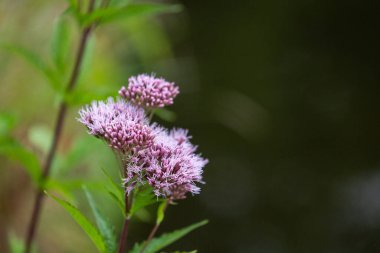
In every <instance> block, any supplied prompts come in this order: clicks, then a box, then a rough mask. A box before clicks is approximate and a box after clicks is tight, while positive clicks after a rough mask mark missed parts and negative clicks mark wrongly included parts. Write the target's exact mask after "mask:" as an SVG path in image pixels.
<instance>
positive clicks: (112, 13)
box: [82, 3, 182, 26]
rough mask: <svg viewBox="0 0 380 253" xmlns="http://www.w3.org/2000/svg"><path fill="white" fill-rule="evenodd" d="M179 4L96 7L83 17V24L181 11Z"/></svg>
mask: <svg viewBox="0 0 380 253" xmlns="http://www.w3.org/2000/svg"><path fill="white" fill-rule="evenodd" d="M181 9H182V6H181V5H168V4H156V3H154V4H153V3H145V4H129V5H127V6H125V7H123V8H120V7H109V8H107V9H98V10H96V11H94V12H92V13H91V14H89V15H87V16H85V17H84V19H83V23H82V25H83V26H88V25H90V24H92V23H94V22H98V21H99V22H100V23H102V24H104V23H109V22H111V21H115V20H119V19H127V18H132V17H140V16H148V15H154V14H160V13H174V12H179V11H181Z"/></svg>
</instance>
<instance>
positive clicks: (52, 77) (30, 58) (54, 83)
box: [0, 43, 60, 91]
mask: <svg viewBox="0 0 380 253" xmlns="http://www.w3.org/2000/svg"><path fill="white" fill-rule="evenodd" d="M0 48H2V49H4V50H6V51H8V52H12V53H14V54H17V55H19V56H21V57H22V58H23V59H24V60H25V61H26V62H28V63H29V64H30V65H32V66H33V67H34V68H35V69H37V70H38V71H39V72H40V73H42V74H43V75H44V77H45V78H46V79H47V80H48V82H49V84H50V86H51V87H52V88H53V89H54V90H56V91H59V90H60V81H59V79H58V77H57V75H56V73H55V72H54V71H53V70H52V69H50V68H49V67H48V66H47V65H46V64H45V62H44V61H43V60H42V59H41V58H40V57H39V56H38V55H37V54H35V53H33V52H31V51H29V50H28V49H26V48H24V47H22V46H19V45H15V44H10V43H1V44H0Z"/></svg>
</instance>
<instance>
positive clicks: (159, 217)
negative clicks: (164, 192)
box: [156, 199, 168, 224]
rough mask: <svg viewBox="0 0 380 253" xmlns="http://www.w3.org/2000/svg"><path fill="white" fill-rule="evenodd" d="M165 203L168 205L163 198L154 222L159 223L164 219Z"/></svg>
mask: <svg viewBox="0 0 380 253" xmlns="http://www.w3.org/2000/svg"><path fill="white" fill-rule="evenodd" d="M167 205H168V200H167V199H165V200H163V201H162V202H161V204H160V205H159V206H158V209H157V219H156V224H161V222H162V221H163V220H164V217H165V209H166V207H167Z"/></svg>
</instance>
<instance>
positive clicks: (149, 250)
mask: <svg viewBox="0 0 380 253" xmlns="http://www.w3.org/2000/svg"><path fill="white" fill-rule="evenodd" d="M207 223H208V220H203V221H200V222H197V223H194V224H192V225H190V226H187V227H185V228H182V229H179V230H176V231H174V232H171V233H166V234H163V235H162V236H160V237H158V238H154V239H153V240H152V241H150V243H149V244H148V245H147V246H146V248H145V250H144V253H155V252H158V251H159V250H161V249H163V248H165V247H166V246H168V245H170V244H172V243H173V242H175V241H177V240H178V239H180V238H182V237H183V236H185V235H187V234H188V233H190V232H191V231H193V230H195V229H197V228H199V227H201V226H204V225H206V224H207ZM143 245H144V244H143V243H142V244H135V245H134V247H133V249H132V250H131V251H130V252H129V253H140V252H141V250H142V248H143Z"/></svg>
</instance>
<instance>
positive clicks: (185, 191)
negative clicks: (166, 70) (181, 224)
mask: <svg viewBox="0 0 380 253" xmlns="http://www.w3.org/2000/svg"><path fill="white" fill-rule="evenodd" d="M136 87H138V91H136V89H135V88H136ZM123 91H126V92H123ZM160 92H162V93H164V96H162V95H161V94H160ZM178 93H179V88H178V86H176V85H175V84H173V83H169V82H167V81H165V80H164V79H163V78H155V77H154V76H148V75H145V74H144V75H139V76H137V77H131V78H130V79H129V85H128V89H126V88H125V87H124V86H123V87H122V89H121V90H120V91H119V94H120V95H121V96H122V97H123V98H125V99H126V100H122V99H120V98H119V99H116V100H115V99H113V98H108V99H107V100H106V101H94V102H92V103H91V105H87V106H85V107H83V108H82V109H81V110H80V111H79V118H78V121H79V122H81V123H82V124H83V125H84V126H86V128H87V131H88V133H89V134H90V135H92V136H94V137H96V138H99V139H101V140H103V141H104V142H105V143H106V144H107V145H108V146H109V148H110V149H111V150H112V151H113V152H114V153H115V156H116V157H117V159H118V160H119V164H120V172H121V173H120V174H121V182H122V186H123V195H124V199H120V200H119V201H120V202H122V206H123V207H124V209H123V212H124V214H125V216H126V218H125V222H124V225H123V231H122V234H121V237H120V242H119V246H118V247H119V251H118V252H125V250H126V242H127V240H126V238H127V233H128V226H129V222H130V220H131V219H132V217H133V215H134V214H135V212H136V211H138V209H140V208H143V207H145V206H147V205H150V204H154V203H161V204H160V205H159V207H158V209H157V210H158V211H157V212H158V213H157V220H156V223H155V225H154V227H153V229H152V231H151V233H150V234H149V236H148V238H147V240H146V241H145V242H143V243H142V244H141V245H139V244H137V245H136V246H135V248H134V249H133V251H132V252H156V250H159V249H157V248H156V249H155V248H154V247H157V245H156V244H157V242H155V243H154V244H150V243H151V241H152V239H153V237H154V235H155V233H156V231H157V229H158V227H159V225H160V223H161V222H162V220H163V217H164V211H165V210H166V208H167V207H168V205H170V204H174V203H175V202H174V201H177V200H180V199H185V198H186V197H187V196H188V195H189V194H192V195H194V194H198V193H199V192H200V188H199V186H198V185H199V184H200V183H203V181H202V172H203V167H204V166H205V165H206V164H207V162H208V161H207V160H206V159H204V158H202V157H201V156H200V155H199V154H197V153H196V150H197V148H196V147H195V146H194V145H193V144H192V143H191V142H190V138H191V137H190V136H189V135H188V130H185V129H172V130H168V129H165V128H163V127H162V126H159V125H158V124H157V123H153V122H151V120H150V119H149V118H148V117H147V115H148V114H151V113H152V111H153V110H154V109H156V108H159V107H162V106H163V105H169V104H172V103H173V99H174V98H175V96H176V95H177V94H178ZM125 94H128V95H125ZM163 97H165V99H162V98H163ZM156 102H157V103H156ZM141 203H142V204H141ZM202 224H204V222H202V223H198V224H196V226H198V225H202ZM150 245H153V246H150ZM149 247H150V248H149Z"/></svg>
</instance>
